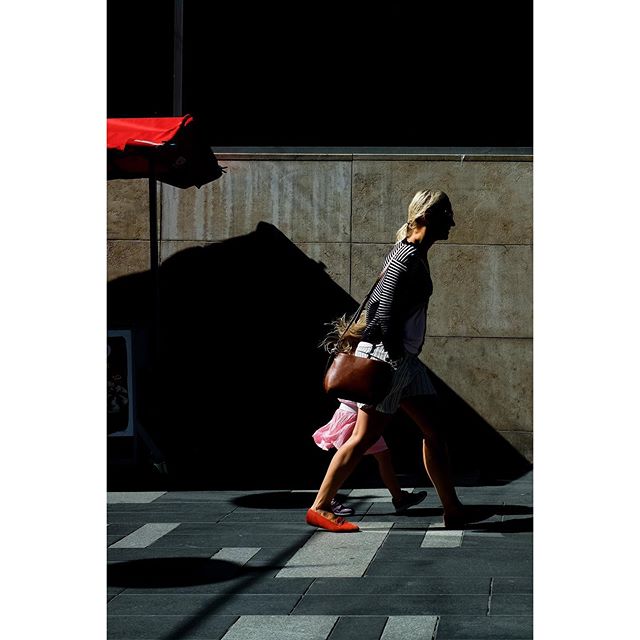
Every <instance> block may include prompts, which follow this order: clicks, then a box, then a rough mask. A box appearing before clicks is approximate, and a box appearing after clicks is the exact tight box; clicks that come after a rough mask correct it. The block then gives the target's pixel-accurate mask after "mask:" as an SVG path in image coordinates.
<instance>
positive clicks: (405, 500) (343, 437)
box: [313, 400, 427, 516]
mask: <svg viewBox="0 0 640 640" xmlns="http://www.w3.org/2000/svg"><path fill="white" fill-rule="evenodd" d="M357 417H358V406H357V404H356V403H355V402H351V401H350V400H340V406H339V407H338V408H337V409H336V411H335V413H334V414H333V417H332V418H331V420H329V422H327V424H325V425H324V426H322V427H320V428H319V429H318V430H317V431H315V432H314V434H313V439H314V441H315V443H316V444H317V445H318V446H319V447H320V448H321V449H324V450H325V451H328V450H329V449H331V448H333V447H335V448H336V449H339V448H340V447H341V446H342V445H343V444H344V443H345V442H346V441H347V440H348V439H349V438H350V437H351V434H352V433H353V430H354V428H355V426H356V418H357ZM365 455H372V456H373V457H374V458H375V459H376V462H377V463H378V470H379V472H380V477H381V478H382V482H384V485H385V486H386V487H387V489H389V493H390V494H391V502H392V503H393V506H394V507H395V510H396V513H398V514H400V513H404V512H405V511H406V510H407V509H408V508H409V507H412V506H413V505H415V504H418V503H420V502H422V501H423V500H424V499H425V498H426V497H427V492H426V491H418V492H417V493H409V492H408V491H403V490H402V489H401V488H400V484H399V483H398V478H397V476H396V474H395V471H394V470H393V463H392V461H391V453H390V451H389V447H387V443H386V442H385V441H384V438H382V437H381V438H380V439H379V440H378V441H377V442H375V443H374V444H373V446H371V448H370V449H368V450H367V453H366V454H365ZM331 510H332V511H333V513H335V514H336V515H338V516H350V515H353V513H354V511H353V509H352V508H351V507H346V506H344V505H342V504H340V503H339V502H338V501H337V500H336V499H335V498H334V499H333V500H332V501H331Z"/></svg>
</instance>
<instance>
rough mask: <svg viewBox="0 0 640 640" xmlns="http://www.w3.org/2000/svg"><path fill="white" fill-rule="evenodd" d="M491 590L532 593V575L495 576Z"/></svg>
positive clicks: (494, 591) (495, 592) (496, 592)
mask: <svg viewBox="0 0 640 640" xmlns="http://www.w3.org/2000/svg"><path fill="white" fill-rule="evenodd" d="M491 591H492V592H493V593H494V594H499V593H533V577H532V576H529V577H527V578H505V577H497V578H494V579H493V585H492V588H491Z"/></svg>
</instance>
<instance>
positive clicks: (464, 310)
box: [428, 243, 533, 338]
mask: <svg viewBox="0 0 640 640" xmlns="http://www.w3.org/2000/svg"><path fill="white" fill-rule="evenodd" d="M429 266H430V268H431V275H432V278H433V283H434V290H433V296H432V297H431V300H430V302H429V325H428V331H429V334H430V335H441V336H490V337H505V338H521V337H522V338H525V337H526V338H528V337H531V336H532V332H533V319H532V316H533V309H532V299H533V255H532V248H531V247H530V246H499V245H485V246H475V245H474V246H460V245H451V244H447V243H436V244H435V245H434V246H433V247H432V249H431V250H430V251H429Z"/></svg>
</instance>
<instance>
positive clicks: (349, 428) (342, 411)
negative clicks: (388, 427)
mask: <svg viewBox="0 0 640 640" xmlns="http://www.w3.org/2000/svg"><path fill="white" fill-rule="evenodd" d="M357 417H358V405H357V404H356V403H355V402H351V400H340V406H339V407H338V408H337V409H336V412H335V413H334V414H333V417H332V418H331V420H329V422H327V424H325V425H324V426H323V427H320V428H319V429H318V430H317V431H316V432H315V433H314V434H313V439H314V441H315V443H316V444H317V445H318V446H319V447H320V448H321V449H324V450H325V451H327V450H329V449H331V447H335V448H336V449H339V448H340V447H341V446H342V445H343V444H344V443H345V442H346V441H347V440H348V439H349V438H350V437H351V434H352V433H353V429H354V428H355V426H356V418H357ZM388 448H389V447H387V443H386V442H385V441H384V438H382V437H380V438H379V439H378V441H377V442H375V443H374V444H373V446H371V447H370V448H369V449H368V450H367V452H366V454H365V455H368V454H373V453H380V452H381V451H386V450H387V449H388Z"/></svg>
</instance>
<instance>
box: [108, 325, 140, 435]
mask: <svg viewBox="0 0 640 640" xmlns="http://www.w3.org/2000/svg"><path fill="white" fill-rule="evenodd" d="M133 402H134V394H133V357H132V351H131V331H128V330H122V331H108V332H107V433H108V435H110V436H132V435H133V431H134V424H133V415H134V414H133V408H134V407H133Z"/></svg>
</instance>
